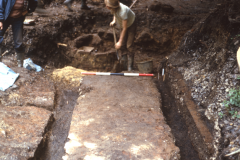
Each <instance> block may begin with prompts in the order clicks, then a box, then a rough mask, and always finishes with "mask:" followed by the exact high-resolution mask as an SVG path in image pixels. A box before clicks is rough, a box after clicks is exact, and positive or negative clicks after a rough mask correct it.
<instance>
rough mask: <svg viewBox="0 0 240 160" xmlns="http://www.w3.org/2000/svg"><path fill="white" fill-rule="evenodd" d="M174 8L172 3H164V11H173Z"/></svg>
mask: <svg viewBox="0 0 240 160" xmlns="http://www.w3.org/2000/svg"><path fill="white" fill-rule="evenodd" d="M173 10H174V8H173V7H172V6H171V5H168V4H163V5H162V11H163V12H166V13H172V12H173Z"/></svg>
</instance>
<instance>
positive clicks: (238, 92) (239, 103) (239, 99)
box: [219, 88, 240, 118]
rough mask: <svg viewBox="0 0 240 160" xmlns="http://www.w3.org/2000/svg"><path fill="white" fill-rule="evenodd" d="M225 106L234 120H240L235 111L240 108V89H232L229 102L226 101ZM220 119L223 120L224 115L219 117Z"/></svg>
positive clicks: (239, 115)
mask: <svg viewBox="0 0 240 160" xmlns="http://www.w3.org/2000/svg"><path fill="white" fill-rule="evenodd" d="M223 105H224V106H225V107H226V108H227V109H228V113H229V114H230V115H231V116H232V118H240V114H238V112H237V111H235V109H234V107H240V89H239V88H238V89H230V91H229V94H228V100H224V101H223ZM219 117H220V118H222V117H223V115H219Z"/></svg>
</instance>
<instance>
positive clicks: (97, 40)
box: [90, 34, 102, 46]
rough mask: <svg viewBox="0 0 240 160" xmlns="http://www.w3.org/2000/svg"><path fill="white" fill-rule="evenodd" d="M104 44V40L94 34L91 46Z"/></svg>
mask: <svg viewBox="0 0 240 160" xmlns="http://www.w3.org/2000/svg"><path fill="white" fill-rule="evenodd" d="M101 42H102V39H101V38H100V37H99V36H98V34H93V35H92V41H91V43H90V44H91V45H93V46H97V45H99V44H100V43H101Z"/></svg>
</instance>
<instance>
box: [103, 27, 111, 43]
mask: <svg viewBox="0 0 240 160" xmlns="http://www.w3.org/2000/svg"><path fill="white" fill-rule="evenodd" d="M103 39H105V40H110V41H114V37H113V31H112V29H108V30H107V32H106V33H105V34H104V36H103Z"/></svg>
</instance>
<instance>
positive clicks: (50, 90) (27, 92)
mask: <svg viewBox="0 0 240 160" xmlns="http://www.w3.org/2000/svg"><path fill="white" fill-rule="evenodd" d="M37 79H38V80H37V81H34V80H33V81H32V82H30V84H28V85H24V86H21V88H20V89H19V90H18V91H16V92H10V94H9V95H8V97H7V98H6V99H3V100H2V103H3V104H4V105H5V106H37V107H40V108H45V109H47V110H49V111H52V110H53V109H54V97H55V89H54V85H53V83H52V82H51V81H49V80H47V79H46V78H43V77H38V78H37Z"/></svg>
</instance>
